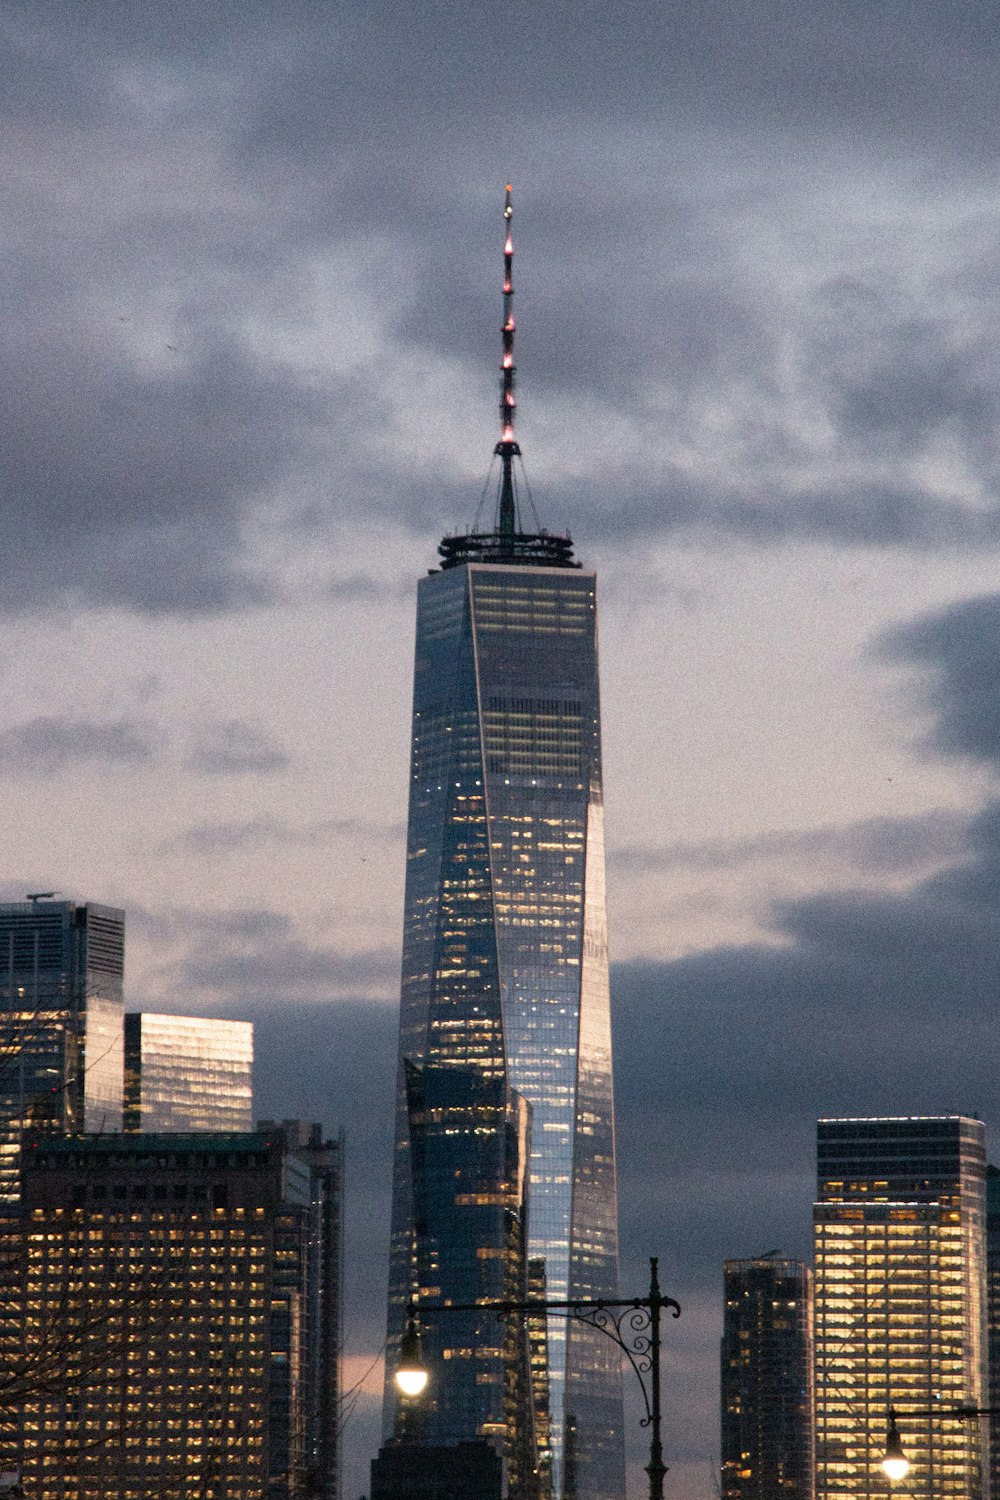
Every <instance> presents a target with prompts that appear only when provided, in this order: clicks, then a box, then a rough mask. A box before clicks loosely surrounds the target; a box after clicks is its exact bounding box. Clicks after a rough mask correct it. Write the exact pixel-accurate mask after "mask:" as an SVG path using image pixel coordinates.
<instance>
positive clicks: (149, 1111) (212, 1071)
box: [124, 1011, 253, 1131]
mask: <svg viewBox="0 0 1000 1500" xmlns="http://www.w3.org/2000/svg"><path fill="white" fill-rule="evenodd" d="M252 1126H253V1023H252V1022H251V1021H220V1020H216V1019H214V1018H211V1019H209V1018H207V1017H202V1016H164V1015H156V1014H154V1013H152V1012H149V1011H130V1012H129V1013H128V1014H127V1015H126V1016H125V1111H124V1128H125V1130H127V1131H134V1130H168V1131H169V1130H174V1131H176V1130H181V1131H184V1130H224V1131H234V1130H250V1129H251V1128H252Z"/></svg>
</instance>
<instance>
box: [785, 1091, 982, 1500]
mask: <svg viewBox="0 0 1000 1500" xmlns="http://www.w3.org/2000/svg"><path fill="white" fill-rule="evenodd" d="M818 1144H819V1151H818V1169H819V1183H818V1188H819V1192H818V1200H819V1201H818V1202H817V1203H816V1205H815V1207H814V1209H813V1223H814V1235H815V1262H814V1276H815V1291H814V1314H813V1321H814V1344H815V1409H816V1496H817V1500H852V1497H856V1500H885V1494H886V1477H885V1474H884V1473H883V1472H882V1459H883V1458H884V1456H885V1445H886V1432H887V1427H888V1419H889V1409H890V1407H894V1408H895V1410H896V1414H897V1418H898V1422H899V1428H900V1432H901V1435H902V1442H903V1446H904V1448H905V1451H906V1456H907V1457H908V1458H909V1460H910V1462H911V1464H912V1465H913V1468H912V1470H911V1473H910V1477H909V1480H908V1482H907V1483H908V1489H909V1491H910V1493H911V1494H914V1495H934V1496H935V1497H938V1496H942V1497H950V1500H981V1497H982V1496H983V1495H987V1494H988V1493H989V1484H988V1477H987V1468H988V1458H987V1453H988V1445H987V1439H986V1431H985V1428H984V1427H982V1426H980V1424H979V1423H978V1422H961V1421H957V1420H956V1419H955V1417H954V1415H953V1410H950V1409H953V1408H954V1407H955V1406H956V1405H969V1406H983V1405H985V1404H986V1396H987V1390H988V1375H987V1357H986V1341H985V1296H986V1243H985V1218H986V1203H985V1186H984V1184H985V1177H986V1145H985V1131H984V1128H983V1125H982V1123H981V1121H979V1120H974V1119H969V1118H966V1117H964V1116H959V1115H951V1116H930V1117H920V1116H911V1117H908V1118H903V1119H893V1118H880V1119H868V1120H821V1121H820V1122H819V1142H818ZM938 1408H940V1411H939V1410H938Z"/></svg>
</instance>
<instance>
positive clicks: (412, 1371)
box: [396, 1312, 427, 1396]
mask: <svg viewBox="0 0 1000 1500" xmlns="http://www.w3.org/2000/svg"><path fill="white" fill-rule="evenodd" d="M426 1385H427V1366H426V1365H425V1364H424V1362H423V1359H422V1358H421V1355H420V1330H419V1328H418V1327H417V1320H416V1318H415V1317H414V1316H413V1314H412V1312H411V1314H410V1316H409V1317H408V1318H407V1320H406V1332H405V1333H404V1334H403V1337H402V1339H401V1340H400V1344H399V1364H398V1365H397V1366H396V1386H397V1388H398V1389H399V1390H401V1391H402V1393H403V1395H404V1396H420V1395H422V1394H423V1392H424V1388H425V1386H426Z"/></svg>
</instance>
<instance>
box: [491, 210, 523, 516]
mask: <svg viewBox="0 0 1000 1500" xmlns="http://www.w3.org/2000/svg"><path fill="white" fill-rule="evenodd" d="M513 217H514V205H513V203H512V201H511V185H510V183H509V182H508V184H507V196H506V198H505V200H504V207H503V219H504V241H503V361H502V363H501V365H500V441H499V442H498V443H497V445H496V447H495V448H494V450H493V452H494V453H495V454H496V455H497V456H498V457H499V459H500V504H499V507H498V510H497V534H498V535H499V536H503V537H512V536H514V534H515V532H516V529H517V506H516V502H515V499H514V459H515V458H520V456H521V449H520V447H519V446H518V443H517V441H516V439H515V437H514V417H515V415H516V413H517V399H516V397H515V395H514V375H515V372H516V369H517V367H516V365H515V364H514V283H513V281H512V279H511V278H512V275H513V267H514V239H513V234H512V229H511V220H512V219H513Z"/></svg>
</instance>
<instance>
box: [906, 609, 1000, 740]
mask: <svg viewBox="0 0 1000 1500" xmlns="http://www.w3.org/2000/svg"><path fill="white" fill-rule="evenodd" d="M881 649H882V651H883V653H885V654H886V655H888V656H889V657H890V658H894V659H897V660H900V659H901V660H903V661H907V662H911V663H913V664H914V665H916V666H917V667H919V668H921V669H923V673H924V674H925V675H924V680H923V684H922V687H921V692H922V693H923V694H924V695H925V700H926V703H927V705H928V706H929V707H930V709H931V710H932V712H933V716H934V724H933V728H932V729H931V731H930V734H929V736H928V740H929V743H930V745H931V746H932V747H933V748H934V749H935V750H938V751H941V752H944V753H945V754H946V755H959V756H964V757H967V758H968V759H970V760H978V761H982V762H984V763H985V764H987V765H989V766H991V767H993V768H994V769H997V768H1000V595H997V594H989V595H985V596H984V597H982V598H978V599H966V600H963V601H962V602H961V603H959V604H954V605H951V606H949V607H948V608H947V609H943V610H940V611H939V612H937V613H935V614H930V615H926V616H924V617H923V618H922V619H920V620H917V621H916V622H915V623H913V624H910V625H906V626H902V627H900V628H899V629H897V630H895V631H893V632H892V633H891V634H890V635H889V636H887V637H886V638H885V640H884V641H883V642H882V646H881Z"/></svg>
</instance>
